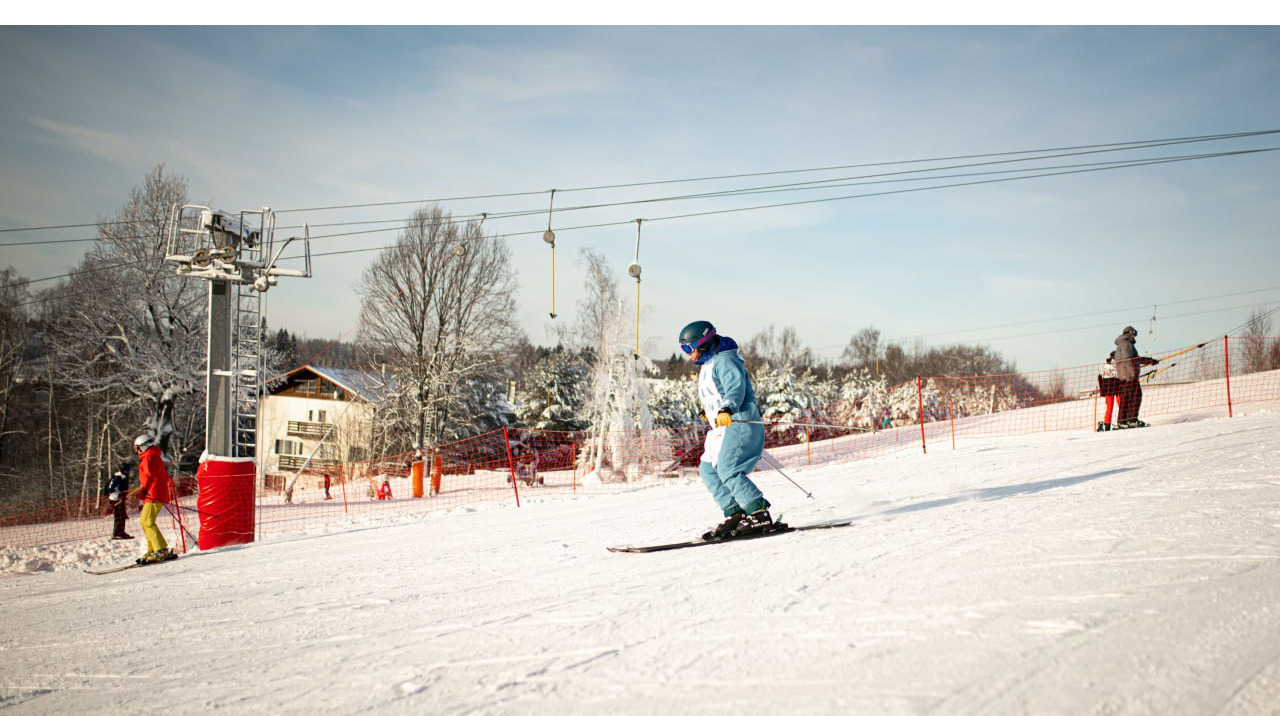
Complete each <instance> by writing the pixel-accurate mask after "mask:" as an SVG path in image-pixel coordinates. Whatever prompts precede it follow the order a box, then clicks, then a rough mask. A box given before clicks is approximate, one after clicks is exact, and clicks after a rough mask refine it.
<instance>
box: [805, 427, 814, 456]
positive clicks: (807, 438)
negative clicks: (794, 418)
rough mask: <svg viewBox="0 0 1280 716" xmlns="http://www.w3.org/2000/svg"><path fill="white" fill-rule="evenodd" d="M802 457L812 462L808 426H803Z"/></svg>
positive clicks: (811, 446)
mask: <svg viewBox="0 0 1280 716" xmlns="http://www.w3.org/2000/svg"><path fill="white" fill-rule="evenodd" d="M804 457H805V460H806V461H807V462H808V463H809V464H810V465H812V464H813V440H812V439H810V437H809V426H808V425H806V426H804Z"/></svg>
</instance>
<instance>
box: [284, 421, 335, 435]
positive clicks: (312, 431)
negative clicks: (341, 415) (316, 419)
mask: <svg viewBox="0 0 1280 716" xmlns="http://www.w3.org/2000/svg"><path fill="white" fill-rule="evenodd" d="M332 425H333V423H309V422H306V421H303V420H290V421H289V434H290V435H298V436H301V437H309V438H312V437H314V438H318V437H321V436H323V435H324V434H325V432H326V431H328V430H329V428H330V427H331V426H332Z"/></svg>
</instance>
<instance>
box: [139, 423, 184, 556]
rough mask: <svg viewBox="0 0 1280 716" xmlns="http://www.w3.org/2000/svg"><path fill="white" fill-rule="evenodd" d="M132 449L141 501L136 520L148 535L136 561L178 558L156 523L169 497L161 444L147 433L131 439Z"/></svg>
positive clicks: (168, 480)
mask: <svg viewBox="0 0 1280 716" xmlns="http://www.w3.org/2000/svg"><path fill="white" fill-rule="evenodd" d="M133 450H134V452H136V453H138V499H139V500H141V501H142V514H141V515H139V516H138V523H139V524H140V525H142V534H143V535H144V536H145V537H146V538H147V553H146V554H144V555H142V556H141V557H139V558H138V564H155V563H156V562H167V561H169V560H171V559H177V558H178V555H176V554H174V552H173V550H171V549H169V543H168V542H166V541H165V539H164V535H163V534H162V533H161V532H160V528H159V527H157V526H156V517H157V516H158V515H159V514H160V508H161V507H163V506H164V505H165V504H166V503H168V502H169V500H170V499H171V498H170V492H169V483H170V479H169V472H168V471H167V470H165V469H164V458H162V457H161V456H160V446H159V445H157V444H156V439H155V438H154V437H152V436H151V435H150V434H148V435H139V436H138V439H137V440H134V441H133Z"/></svg>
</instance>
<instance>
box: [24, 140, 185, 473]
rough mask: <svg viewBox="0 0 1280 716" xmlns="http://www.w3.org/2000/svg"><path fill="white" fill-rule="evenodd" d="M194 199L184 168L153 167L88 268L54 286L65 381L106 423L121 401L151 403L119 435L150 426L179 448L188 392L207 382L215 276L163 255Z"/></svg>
mask: <svg viewBox="0 0 1280 716" xmlns="http://www.w3.org/2000/svg"><path fill="white" fill-rule="evenodd" d="M186 201H187V182H186V179H185V178H183V177H182V176H179V175H174V174H167V173H165V171H164V167H163V165H161V166H157V167H155V168H154V169H152V170H151V172H150V173H149V174H147V176H146V177H145V179H144V180H143V183H142V185H141V186H137V187H134V188H133V190H132V191H130V193H129V198H128V200H127V201H126V202H125V203H124V205H123V206H122V207H121V208H120V210H119V211H118V212H117V213H116V214H115V215H114V216H112V217H106V218H103V219H101V220H100V221H99V224H98V240H97V243H96V244H95V245H94V247H93V248H91V249H90V250H89V251H88V252H87V253H86V254H85V257H84V259H83V260H82V262H81V264H80V267H79V269H78V270H77V271H76V272H75V273H74V274H73V276H72V277H71V278H70V279H68V281H66V282H65V283H63V284H62V285H60V286H58V287H56V288H54V289H51V290H50V292H49V293H48V295H46V296H45V298H46V299H47V300H46V302H45V314H46V319H47V320H46V324H45V325H46V330H47V333H46V335H45V340H46V345H47V351H48V352H49V354H51V355H52V356H53V359H54V373H55V374H56V376H57V381H58V383H59V386H60V389H61V390H64V391H70V392H71V393H72V394H74V395H76V396H79V397H82V398H84V399H85V400H86V402H88V403H92V404H93V405H94V406H97V407H99V408H102V409H103V410H102V412H100V413H99V416H98V417H97V419H96V421H97V422H99V423H100V422H101V421H107V420H109V419H110V416H111V414H112V408H113V407H114V408H120V407H125V408H136V409H139V410H140V411H143V412H144V413H145V414H146V417H145V419H138V422H137V423H134V424H130V425H128V426H126V427H125V429H124V430H120V431H118V437H117V439H129V440H130V441H131V438H132V436H133V435H136V434H137V433H138V432H141V431H143V430H144V429H145V430H148V431H150V432H152V433H153V434H154V435H156V436H157V438H158V439H159V441H160V444H161V446H162V447H163V448H165V450H166V452H169V453H170V454H173V453H178V452H181V451H182V446H181V445H170V438H171V437H173V435H174V433H175V427H174V426H175V419H176V418H179V417H180V416H177V415H176V414H175V411H176V410H177V409H178V400H179V398H181V397H184V396H199V395H202V394H203V392H204V379H203V376H204V372H203V365H204V352H205V343H206V330H205V314H206V310H207V294H208V286H207V285H206V284H205V283H204V282H201V281H192V280H190V279H185V278H181V277H178V276H177V275H176V274H175V272H174V268H173V266H171V265H168V264H166V263H165V260H164V257H165V238H166V228H167V222H168V219H169V215H170V210H171V209H172V207H173V206H174V205H175V204H183V203H186ZM189 403H190V404H189V405H187V406H184V408H183V409H184V410H186V411H187V412H198V413H202V412H203V407H204V406H203V401H200V400H193V401H189ZM93 423H94V421H90V423H89V425H92V424H93ZM141 423H145V424H141ZM196 424H197V425H199V424H202V422H201V421H196ZM90 432H92V431H90ZM181 437H182V438H183V439H184V441H186V440H194V439H198V438H202V437H203V435H200V436H195V435H184V436H181Z"/></svg>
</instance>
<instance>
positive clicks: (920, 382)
mask: <svg viewBox="0 0 1280 716" xmlns="http://www.w3.org/2000/svg"><path fill="white" fill-rule="evenodd" d="M916 397H917V398H918V399H919V401H920V403H919V412H917V413H916V419H917V420H919V421H920V451H921V452H923V453H924V454H926V455H928V454H929V448H928V447H926V446H925V444H924V378H921V377H920V376H916Z"/></svg>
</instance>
